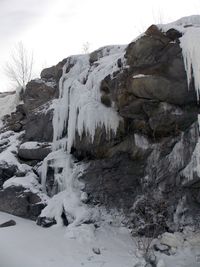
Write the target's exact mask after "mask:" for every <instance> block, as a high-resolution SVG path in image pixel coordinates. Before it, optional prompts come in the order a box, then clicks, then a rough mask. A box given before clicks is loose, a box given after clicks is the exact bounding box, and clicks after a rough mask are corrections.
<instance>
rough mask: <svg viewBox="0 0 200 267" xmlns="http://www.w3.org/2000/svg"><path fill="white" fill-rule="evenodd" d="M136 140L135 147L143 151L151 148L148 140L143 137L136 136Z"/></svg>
mask: <svg viewBox="0 0 200 267" xmlns="http://www.w3.org/2000/svg"><path fill="white" fill-rule="evenodd" d="M134 140H135V145H136V146H137V147H139V148H142V149H143V150H146V149H148V148H149V147H150V144H149V142H148V140H147V139H146V138H145V137H144V136H142V135H139V134H134Z"/></svg>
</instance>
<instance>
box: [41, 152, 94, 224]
mask: <svg viewBox="0 0 200 267" xmlns="http://www.w3.org/2000/svg"><path fill="white" fill-rule="evenodd" d="M48 166H51V167H52V168H53V169H54V172H55V173H54V179H55V181H54V182H55V183H57V184H58V187H59V191H60V193H58V194H57V195H55V196H53V198H52V199H50V200H49V202H48V205H47V207H46V208H45V209H44V210H43V211H42V213H41V216H46V217H50V218H55V219H56V221H57V223H58V224H62V219H61V215H62V213H63V211H64V212H65V214H66V215H67V219H68V221H69V223H73V225H77V224H80V223H81V222H84V221H86V220H89V218H90V212H89V209H88V208H87V206H86V205H85V204H84V203H82V201H81V199H82V193H81V189H82V188H83V184H82V183H81V182H80V181H78V176H79V175H80V173H82V172H83V165H78V164H76V163H74V160H73V157H72V155H70V154H68V153H66V151H64V150H57V151H53V152H52V153H50V154H49V155H48V156H47V157H46V158H45V159H44V161H43V165H42V167H41V172H42V175H41V177H42V187H43V191H44V192H45V191H46V189H45V187H46V176H47V170H48Z"/></svg>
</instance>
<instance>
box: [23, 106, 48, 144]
mask: <svg viewBox="0 0 200 267" xmlns="http://www.w3.org/2000/svg"><path fill="white" fill-rule="evenodd" d="M46 108H47V107H46ZM46 108H43V109H42V110H43V111H44V110H46ZM42 110H41V111H40V112H34V111H33V112H31V113H30V114H29V116H28V118H27V122H26V124H25V127H24V128H25V136H24V141H37V142H52V140H53V125H52V119H53V110H52V109H50V110H48V111H47V112H46V113H45V112H42Z"/></svg>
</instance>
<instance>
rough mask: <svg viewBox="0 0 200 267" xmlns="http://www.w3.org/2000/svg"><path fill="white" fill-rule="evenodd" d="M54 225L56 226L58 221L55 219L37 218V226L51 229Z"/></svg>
mask: <svg viewBox="0 0 200 267" xmlns="http://www.w3.org/2000/svg"><path fill="white" fill-rule="evenodd" d="M54 224H56V220H55V219H54V218H47V217H38V218H37V225H40V226H42V227H44V228H48V227H51V226H52V225H54Z"/></svg>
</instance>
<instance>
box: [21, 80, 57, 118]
mask: <svg viewBox="0 0 200 267" xmlns="http://www.w3.org/2000/svg"><path fill="white" fill-rule="evenodd" d="M57 94H58V91H57V84H56V83H55V82H49V83H48V82H45V81H43V80H39V79H38V80H32V81H30V82H29V83H28V84H27V85H26V90H25V93H24V95H23V100H24V110H25V112H26V114H29V113H31V111H33V110H35V109H36V108H38V107H40V106H42V105H43V104H46V103H47V102H48V101H50V100H53V99H54V98H55V97H56V96H57Z"/></svg>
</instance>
